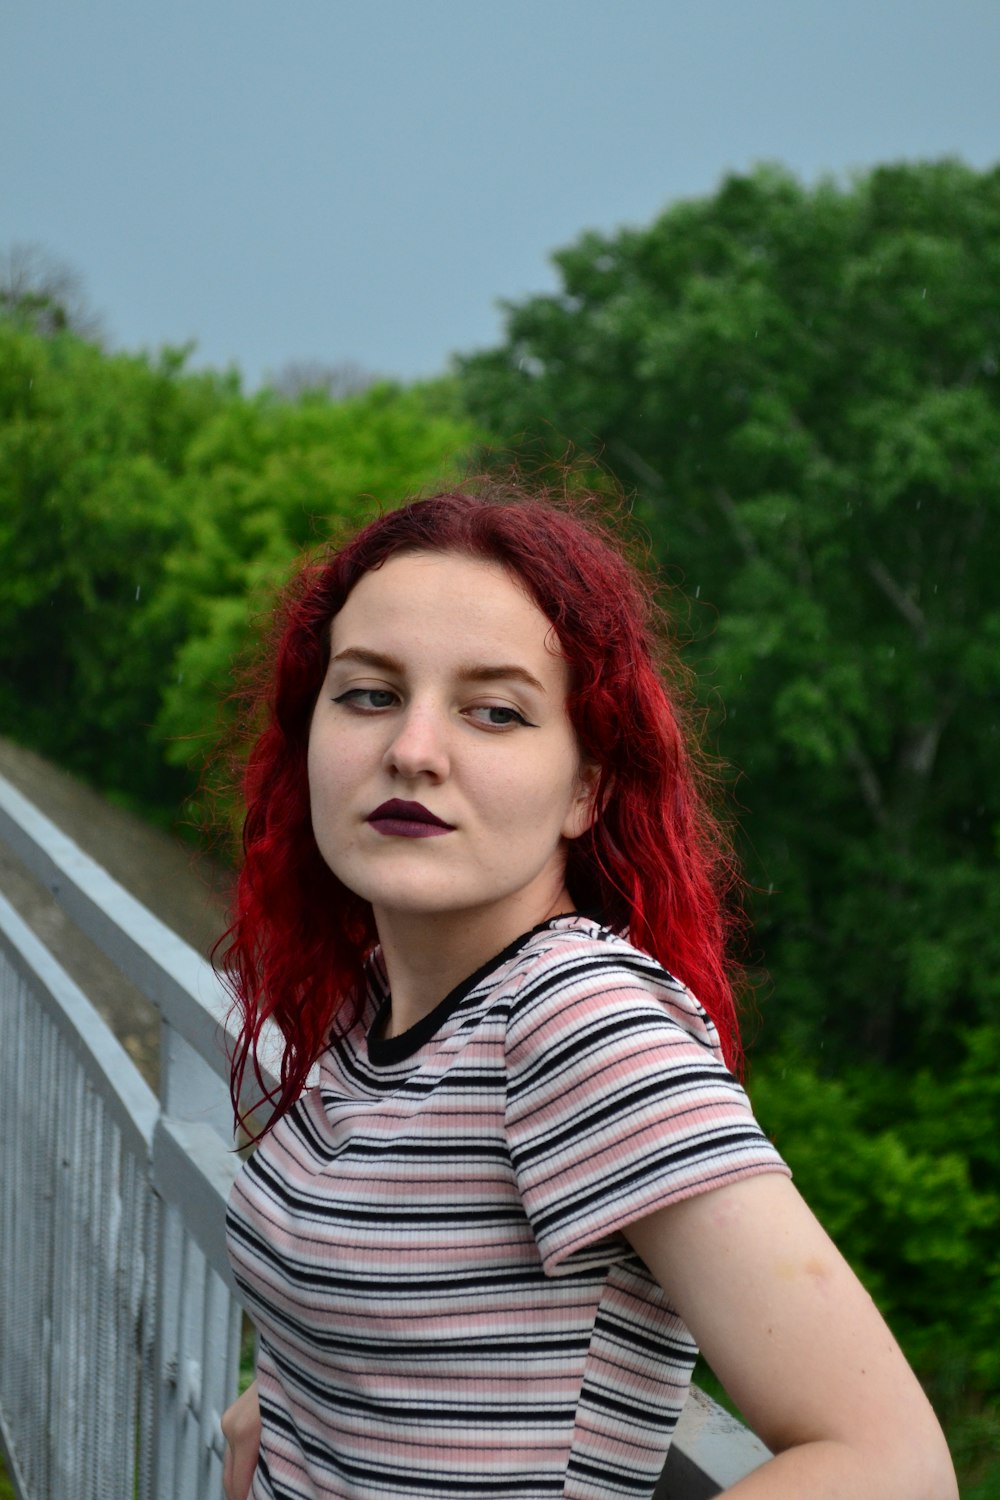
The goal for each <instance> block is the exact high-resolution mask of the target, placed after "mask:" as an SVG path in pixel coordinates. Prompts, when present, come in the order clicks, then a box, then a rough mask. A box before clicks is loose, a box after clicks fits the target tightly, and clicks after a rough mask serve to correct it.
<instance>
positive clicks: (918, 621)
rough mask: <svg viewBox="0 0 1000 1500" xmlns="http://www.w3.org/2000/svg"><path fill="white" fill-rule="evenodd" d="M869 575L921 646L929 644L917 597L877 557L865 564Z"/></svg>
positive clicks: (924, 618)
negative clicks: (908, 591) (910, 593)
mask: <svg viewBox="0 0 1000 1500" xmlns="http://www.w3.org/2000/svg"><path fill="white" fill-rule="evenodd" d="M865 566H866V568H867V569H868V576H869V577H870V578H871V579H872V580H873V581H874V582H875V583H876V584H877V585H878V587H879V588H880V589H881V590H882V592H883V594H884V595H885V597H886V598H887V599H888V600H889V603H890V604H892V605H893V606H894V607H895V608H896V609H897V610H898V611H899V613H900V614H901V615H902V616H903V619H904V620H905V621H906V623H907V625H909V627H910V629H911V630H912V631H913V633H914V635H915V636H916V637H917V640H918V641H919V642H920V645H921V646H926V645H927V639H928V634H927V620H926V617H925V615H924V612H923V610H922V609H921V608H920V605H919V604H918V603H917V601H916V600H915V599H911V598H910V596H909V594H907V593H905V592H904V590H903V589H901V588H900V586H899V584H898V583H897V582H896V580H895V578H893V576H892V574H891V573H890V572H889V570H888V568H885V567H883V565H882V563H880V562H879V560H878V558H877V557H870V558H869V559H868V561H867V562H866V564H865Z"/></svg>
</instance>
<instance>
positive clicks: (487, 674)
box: [458, 663, 545, 693]
mask: <svg viewBox="0 0 1000 1500" xmlns="http://www.w3.org/2000/svg"><path fill="white" fill-rule="evenodd" d="M458 675H459V677H460V678H461V679H462V681H463V682H500V681H502V680H509V679H510V678H514V680H515V681H516V682H523V683H526V684H527V686H528V687H531V688H534V689H535V691H536V692H537V693H544V692H545V688H544V687H543V686H542V684H541V683H540V682H539V680H538V678H537V677H532V675H531V673H530V672H529V671H528V670H527V669H526V668H525V667H518V666H515V665H514V664H513V663H510V664H509V665H508V664H507V663H501V664H500V665H498V666H495V667H487V666H468V667H463V668H462V669H461V671H460V672H459V674H458Z"/></svg>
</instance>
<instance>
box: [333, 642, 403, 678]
mask: <svg viewBox="0 0 1000 1500" xmlns="http://www.w3.org/2000/svg"><path fill="white" fill-rule="evenodd" d="M330 661H331V663H332V662H335V661H343V662H347V663H348V664H351V663H354V664H355V665H357V666H359V667H375V668H376V669H377V670H379V671H381V672H394V673H395V674H396V676H397V677H398V676H401V675H402V672H403V663H402V662H401V661H397V660H396V658H395V657H394V656H386V655H384V653H383V652H381V651H368V650H366V648H365V647H364V646H345V647H344V650H343V651H338V652H337V654H336V655H335V656H331V657H330Z"/></svg>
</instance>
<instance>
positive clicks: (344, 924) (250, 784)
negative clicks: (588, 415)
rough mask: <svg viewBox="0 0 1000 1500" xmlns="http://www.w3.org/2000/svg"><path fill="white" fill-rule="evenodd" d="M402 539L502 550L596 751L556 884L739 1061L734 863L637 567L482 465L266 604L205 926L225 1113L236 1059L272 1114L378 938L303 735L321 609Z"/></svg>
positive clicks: (351, 991) (375, 526)
mask: <svg viewBox="0 0 1000 1500" xmlns="http://www.w3.org/2000/svg"><path fill="white" fill-rule="evenodd" d="M415 551H426V552H455V553H461V554H464V555H467V556H470V557H477V558H484V559H488V560H489V561H491V562H496V563H500V564H501V565H502V566H503V567H505V568H506V569H507V570H508V571H509V572H510V573H511V574H512V575H513V576H514V577H515V578H516V579H518V580H519V581H520V583H521V584H522V586H523V587H524V588H525V589H526V590H527V592H528V594H529V595H530V597H531V598H532V599H533V600H534V601H535V603H536V604H537V605H538V608H539V609H540V610H541V611H542V613H543V614H544V615H545V616H546V618H547V619H548V620H550V621H551V623H552V625H553V626H554V628H555V631H556V634H557V636H558V640H559V644H560V647H561V649H562V653H563V655H564V657H565V658H566V660H567V662H568V665H569V673H570V692H569V698H568V704H567V707H568V712H569V717H570V720H571V722H572V724H573V727H574V729H575V731H576V735H577V738H578V741H579V745H580V749H581V752H582V755H583V757H584V759H585V760H587V761H590V762H591V763H593V764H596V765H597V766H599V767H600V778H599V782H598V785H597V789H596V799H595V801H596V806H597V807H598V808H600V812H599V815H598V816H597V818H596V819H595V821H594V823H593V825H592V827H591V828H590V829H589V830H588V831H587V832H586V833H585V834H583V835H582V836H581V837H580V838H578V839H576V840H574V841H572V842H571V843H570V846H569V852H568V859H567V871H566V883H567V887H568V889H569V891H570V894H571V895H572V897H573V899H574V901H575V903H576V906H577V907H578V909H580V910H584V911H587V912H592V913H596V914H599V915H600V917H601V920H602V921H604V922H605V923H606V924H607V925H608V926H610V927H612V928H614V929H616V930H619V931H622V932H627V933H628V935H629V938H630V940H631V941H632V942H633V943H634V944H635V945H636V946H637V947H639V948H642V949H644V950H645V951H646V952H647V953H650V954H652V955H653V956H654V957H655V958H656V959H658V960H659V961H660V963H662V964H663V965H664V967H665V968H667V969H668V970H669V971H670V972H671V973H672V974H674V975H675V976H676V977H677V978H678V979H680V980H682V981H683V982H684V983H685V984H686V985H688V987H689V988H690V989H691V990H693V992H694V993H695V994H696V995H697V996H698V998H699V1000H700V1002H701V1004H702V1005H703V1006H704V1008H705V1010H706V1011H707V1012H708V1014H709V1015H710V1016H711V1018H712V1020H713V1021H714V1022H715V1024H716V1026H717V1028H718V1031H719V1035H720V1038H721V1041H722V1047H723V1053H724V1055H725V1057H726V1061H727V1063H728V1064H729V1066H730V1068H732V1069H733V1071H735V1072H738V1071H739V1070H740V1065H741V1061H742V1052H741V1047H740V1040H739V1031H738V1026H737V1021H736V1008H735V1003H734V996H733V986H732V978H731V975H732V965H731V963H730V961H729V959H728V956H727V949H728V941H727V940H728V937H729V930H730V927H731V925H732V921H733V912H732V905H731V902H730V901H729V899H728V898H729V896H730V895H731V894H732V891H733V888H734V886H735V885H736V884H737V877H736V872H735V864H734V860H733V858H732V854H731V847H730V844H729V841H728V838H727V837H726V835H725V833H724V830H723V829H722V828H721V827H720V825H719V823H718V821H717V819H716V818H715V816H714V815H713V813H712V811H711V809H710V807H709V805H708V802H707V800H706V798H705V796H704V792H703V788H704V785H705V779H706V778H705V774H704V767H703V762H702V761H701V759H700V757H699V754H698V752H697V749H696V747H693V746H690V745H688V744H687V743H686V736H685V734H684V733H683V732H682V727H681V722H680V703H681V701H682V698H683V696H684V695H683V693H682V691H681V687H680V684H681V683H682V681H683V679H682V676H681V673H680V668H679V666H678V663H677V660H676V654H675V653H674V654H673V655H671V656H667V658H666V659H662V658H663V657H664V652H663V650H662V649H661V643H659V642H658V640H657V638H656V636H655V634H654V622H655V621H656V620H657V618H658V611H657V609H656V607H655V605H654V601H653V594H652V588H651V585H650V584H649V583H648V581H647V580H646V579H645V577H644V576H643V574H641V573H640V572H639V571H638V570H637V569H636V568H634V567H633V566H632V565H631V564H630V563H629V561H628V560H627V559H626V557H625V556H624V554H623V551H622V547H621V543H620V540H619V539H618V538H617V537H615V536H614V535H613V534H612V532H611V530H610V528H609V526H608V524H607V523H606V522H602V521H601V520H600V519H598V517H597V515H596V513H595V511H594V508H593V506H589V505H588V504H587V502H586V501H582V500H572V499H567V498H563V499H561V500H559V501H557V500H553V499H552V498H550V497H548V496H543V495H534V494H528V493H526V492H524V491H523V490H520V489H518V488H517V487H513V486H507V487H503V486H498V485H496V484H491V483H489V482H487V483H485V484H483V485H478V486H477V487H476V488H475V489H474V490H472V489H470V490H462V491H456V492H452V493H447V494H440V495H435V496H433V497H432V498H430V499H424V500H415V501H413V502H412V503H410V504H407V505H404V506H402V507H401V508H400V509H398V510H391V511H388V512H386V513H384V514H382V515H380V516H378V517H377V518H376V519H375V520H373V521H371V522H370V523H369V524H368V525H366V526H365V527H363V528H362V529H361V530H360V531H358V532H357V534H356V535H355V536H354V537H353V538H352V539H351V540H350V541H348V542H347V543H346V545H344V546H343V547H341V548H339V550H337V551H335V552H333V553H332V554H331V555H330V556H329V557H328V558H326V559H325V560H324V561H322V562H320V563H311V564H308V565H307V566H306V567H305V568H304V569H303V570H302V572H301V573H300V574H299V576H298V578H297V579H296V581H295V582H294V583H293V585H292V586H291V588H290V589H289V590H287V591H286V594H285V596H284V599H283V601H282V603H281V605H280V606H279V611H278V616H277V635H276V648H275V650H274V651H273V652H272V653H271V661H270V665H269V666H268V667H266V668H265V670H266V677H265V679H264V681H263V682H262V683H259V684H258V686H257V689H256V691H255V694H254V695H253V697H254V702H253V703H252V704H251V707H252V708H253V709H255V710H256V711H257V712H258V713H260V712H261V711H263V714H264V715H265V719H266V722H265V727H264V728H263V731H262V733H260V735H259V737H258V738H257V740H256V742H255V744H254V745H253V748H252V750H251V752H250V756H249V760H248V763H247V767H246V772H245V779H244V792H245V800H246V821H245V824H244V832H243V849H244V861H243V867H242V871H241V873H240V876H239V880H238V884H237V887H236V893H235V900H234V911H233V921H232V925H231V926H230V928H229V929H228V931H227V933H226V934H225V935H224V937H223V938H222V939H221V940H220V944H219V948H220V965H221V969H222V972H223V976H224V978H225V980H226V982H227V983H228V985H229V988H230V990H231V992H232V994H233V996H234V1000H235V1006H236V1010H237V1012H238V1014H239V1017H240V1020H241V1029H240V1034H239V1040H238V1043H237V1046H236V1049H235V1053H234V1056H233V1059H232V1097H233V1106H234V1110H235V1112H236V1117H237V1120H238V1121H241V1122H245V1115H244V1112H243V1110H242V1108H241V1099H242V1096H243V1087H244V1080H245V1074H246V1070H247V1066H248V1064H250V1065H251V1066H252V1072H253V1076H254V1078H255V1079H256V1082H257V1085H258V1086H259V1088H260V1090H261V1093H262V1098H263V1099H266V1100H267V1101H269V1102H270V1104H271V1105H272V1106H273V1114H272V1116H271V1119H270V1122H269V1124H268V1125H267V1126H266V1127H265V1129H269V1128H270V1125H273V1124H274V1123H275V1121H276V1120H277V1119H278V1118H279V1117H280V1116H281V1115H282V1114H283V1113H284V1112H285V1111H286V1110H287V1109H289V1108H290V1107H291V1105H292V1104H293V1103H294V1102H295V1100H296V1098H297V1097H298V1095H299V1093H300V1092H301V1089H302V1087H303V1085H304V1082H305V1079H306V1075H307V1073H308V1071H309V1069H310V1067H311V1066H312V1064H313V1062H314V1061H315V1059H316V1058H317V1057H318V1056H319V1054H320V1053H321V1051H322V1050H323V1048H324V1046H325V1045H326V1043H327V1040H328V1038H329V1035H330V1033H331V1030H332V1029H333V1028H334V1027H341V1026H346V1025H349V1024H350V1022H351V1020H352V1019H353V1018H354V1016H355V1015H356V1006H357V1004H358V1001H359V997H360V995H361V994H362V993H363V987H362V975H363V967H364V963H365V959H366V958H367V956H368V954H369V953H370V951H371V949H372V948H373V947H374V946H375V944H376V942H377V935H376V932H375V927H374V923H373V920H372V913H371V907H370V906H369V904H368V902H367V901H365V900H363V899H362V898H361V897H359V896H356V895H354V894H353V892H351V891H349V890H348V889H347V888H346V887H345V886H344V885H343V884H342V883H341V882H340V881H339V880H338V879H337V877H336V876H335V875H334V874H333V873H332V871H331V870H330V869H329V868H328V867H327V865H326V864H325V863H324V861H323V858H322V856H321V855H320V852H319V850H318V848H317V846H316V840H315V838H314V836H313V831H312V824H311V819H310V809H309V789H308V782H307V775H306V751H307V746H308V741H309V727H310V721H311V718H312V712H313V707H314V704H315V702H316V699H317V696H318V694H319V691H320V687H321V685H322V683H323V680H324V677H325V675H326V670H327V666H328V659H329V634H330V633H329V625H330V621H331V619H332V618H333V616H334V615H336V614H337V612H338V611H339V610H340V609H341V608H342V607H343V604H344V602H345V600H346V599H347V596H348V595H349V594H350V592H351V590H352V588H353V587H354V585H355V584H356V583H357V582H358V580H359V579H360V578H362V577H363V576H364V574H366V573H368V572H370V571H371V570H372V569H374V568H378V567H379V566H380V565H381V564H382V563H384V562H386V561H387V560H388V559H389V558H390V557H393V556H395V555H397V554H398V553H402V552H415ZM665 674H668V675H665ZM267 1021H273V1022H275V1023H276V1024H277V1026H278V1028H279V1029H280V1031H281V1033H282V1036H283V1038H284V1049H283V1056H282V1062H281V1068H280V1083H279V1086H278V1087H277V1088H274V1089H270V1090H269V1089H268V1088H267V1086H266V1084H265V1081H264V1079H263V1076H262V1068H261V1064H260V1062H259V1057H258V1049H259V1046H260V1043H261V1033H262V1030H263V1028H264V1025H265V1022H267ZM263 1133H264V1132H263V1131H261V1132H259V1134H263Z"/></svg>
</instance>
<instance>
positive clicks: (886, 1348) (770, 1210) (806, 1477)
mask: <svg viewBox="0 0 1000 1500" xmlns="http://www.w3.org/2000/svg"><path fill="white" fill-rule="evenodd" d="M625 1235H626V1237H627V1238H628V1239H629V1240H630V1241H631V1243H632V1246H633V1247H634V1249H635V1250H636V1251H637V1252H638V1254H639V1255H640V1256H641V1257H642V1259H643V1260H644V1261H645V1263H646V1265H647V1267H648V1268H649V1270H650V1271H651V1272H652V1274H653V1275H654V1276H655V1277H656V1279H657V1281H658V1282H659V1283H660V1285H661V1286H662V1287H663V1288H664V1289H665V1290H666V1291H667V1295H668V1296H669V1298H670V1300H671V1302H672V1303H673V1305H674V1306H675V1307H676V1308H677V1310H678V1311H679V1313H680V1315H681V1317H682V1318H683V1319H684V1321H685V1323H686V1324H687V1325H688V1327H689V1328H690V1329H691V1332H692V1333H693V1335H694V1337H695V1340H696V1341H697V1342H698V1343H699V1344H700V1345H701V1347H702V1351H703V1353H704V1355H705V1357H706V1359H707V1360H708V1363H709V1364H710V1365H711V1366H712V1369H713V1370H714V1371H715V1373H716V1375H718V1376H719V1378H720V1379H721V1381H722V1383H723V1385H724V1386H725V1387H726V1390H727V1391H728V1392H729V1394H730V1396H731V1397H732V1398H733V1400H734V1401H735V1402H736V1404H737V1406H739V1407H740V1409H741V1410H742V1411H743V1412H744V1413H745V1414H746V1416H747V1419H748V1420H749V1422H750V1424H751V1426H752V1427H753V1428H754V1430H755V1431H756V1432H757V1433H758V1435H759V1436H760V1437H761V1438H763V1440H764V1442H765V1443H767V1445H768V1447H769V1448H771V1449H772V1451H773V1452H774V1453H775V1454H776V1455H777V1456H776V1457H775V1458H773V1459H771V1460H770V1461H769V1462H768V1463H766V1464H764V1465H762V1467H761V1468H759V1469H757V1470H756V1471H755V1472H754V1473H753V1474H751V1475H749V1476H748V1477H747V1478H746V1479H743V1480H741V1481H740V1482H739V1483H738V1484H736V1485H734V1486H732V1488H731V1489H729V1490H726V1492H725V1493H726V1494H727V1495H729V1494H732V1496H733V1500H736V1497H737V1496H739V1500H784V1497H785V1496H788V1497H792V1496H794V1497H799V1496H802V1495H809V1496H813V1497H814V1500H819V1497H820V1496H822V1497H823V1500H827V1497H831V1500H832V1497H844V1500H957V1497H958V1489H957V1486H956V1484H955V1474H954V1470H953V1468H952V1466H951V1460H950V1458H949V1455H948V1449H947V1447H946V1445H945V1441H944V1437H943V1436H942V1433H941V1429H940V1427H939V1426H938V1424H937V1420H936V1418H935V1416H934V1413H933V1412H932V1411H931V1408H930V1406H929V1404H928V1402H927V1399H926V1397H925V1396H924V1393H923V1391H922V1390H921V1389H920V1386H919V1385H918V1383H917V1380H916V1377H915V1376H914V1374H913V1372H912V1371H911V1370H910V1368H909V1366H908V1365H907V1363H906V1361H905V1359H904V1358H903V1356H902V1354H901V1352H900V1350H899V1348H898V1346H897V1344H896V1343H895V1340H894V1339H893V1337H892V1335H891V1334H890V1332H889V1330H888V1329H887V1328H886V1326H885V1324H884V1323H883V1321H882V1319H881V1318H880V1317H879V1314H878V1313H877V1311H876V1310H875V1306H874V1304H873V1302H872V1300H871V1298H870V1297H869V1295H868V1293H867V1292H866V1291H865V1290H864V1288H863V1287H862V1286H861V1285H860V1283H859V1282H858V1280H857V1279H856V1277H855V1276H854V1274H853V1272H852V1271H851V1269H850V1267H849V1266H848V1265H847V1263H846V1262H845V1261H844V1259H843V1257H842V1256H841V1255H840V1254H839V1253H838V1251H837V1250H836V1249H835V1248H834V1246H833V1245H832V1244H831V1243H830V1241H829V1239H828V1238H827V1236H826V1235H825V1234H824V1232H823V1230H822V1229H821V1228H820V1226H819V1224H818V1223H817V1222H816V1220H815V1219H814V1218H813V1216H812V1214H811V1213H810V1212H809V1210H808V1208H807V1207H806V1205H805V1204H804V1203H803V1201H802V1199H801V1198H800V1197H799V1195H798V1193H797V1192H796V1191H795V1189H794V1188H793V1187H792V1185H791V1183H790V1182H789V1181H788V1179H787V1178H785V1177H779V1176H777V1175H770V1174H768V1175H765V1176H759V1177H750V1178H746V1179H745V1180H743V1181H742V1182H736V1183H733V1184H731V1185H730V1186H728V1187H720V1188H717V1189H716V1190H715V1191H713V1192H709V1193H704V1194H702V1195H700V1196H696V1197H693V1198H688V1199H686V1200H685V1201H684V1202H681V1203H677V1204H674V1205H672V1206H671V1207H669V1208H662V1209H660V1210H658V1211H657V1212H656V1213H653V1214H650V1216H649V1217H648V1218H647V1219H642V1220H640V1221H639V1222H637V1223H635V1224H631V1225H628V1226H627V1227H626V1229H625Z"/></svg>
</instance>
